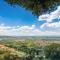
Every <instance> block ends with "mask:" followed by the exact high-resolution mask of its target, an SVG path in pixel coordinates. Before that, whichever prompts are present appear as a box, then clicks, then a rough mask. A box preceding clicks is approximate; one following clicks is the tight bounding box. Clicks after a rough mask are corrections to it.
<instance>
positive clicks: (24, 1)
mask: <svg viewBox="0 0 60 60" xmlns="http://www.w3.org/2000/svg"><path fill="white" fill-rule="evenodd" d="M5 1H6V2H7V3H8V4H11V5H19V6H21V7H24V8H26V9H27V10H30V11H31V12H32V13H33V14H34V15H37V16H39V15H40V14H42V13H45V12H48V11H49V12H50V11H52V10H55V8H56V6H58V5H59V4H60V0H5Z"/></svg>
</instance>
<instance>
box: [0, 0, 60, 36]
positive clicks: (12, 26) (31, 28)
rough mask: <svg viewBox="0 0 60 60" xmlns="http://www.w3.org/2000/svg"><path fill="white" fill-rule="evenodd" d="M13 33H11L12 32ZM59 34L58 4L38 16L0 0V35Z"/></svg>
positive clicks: (59, 13)
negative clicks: (48, 12) (52, 9)
mask: <svg viewBox="0 0 60 60" xmlns="http://www.w3.org/2000/svg"><path fill="white" fill-rule="evenodd" d="M12 33H13V34H12ZM55 34H56V35H60V6H58V7H57V10H55V11H53V12H51V13H50V14H43V15H40V16H39V18H37V17H36V16H34V15H32V13H31V12H30V11H28V10H26V9H24V8H22V7H20V6H16V7H12V6H10V5H8V4H7V3H6V2H4V0H0V35H9V36H31V35H34V36H35V35H37V36H41V35H55Z"/></svg>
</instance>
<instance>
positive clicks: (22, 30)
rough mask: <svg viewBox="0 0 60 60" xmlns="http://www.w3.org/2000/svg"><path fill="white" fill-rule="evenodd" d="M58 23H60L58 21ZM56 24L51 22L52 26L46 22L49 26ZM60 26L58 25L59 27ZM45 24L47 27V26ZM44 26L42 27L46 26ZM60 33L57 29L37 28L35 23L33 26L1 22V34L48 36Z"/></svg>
mask: <svg viewBox="0 0 60 60" xmlns="http://www.w3.org/2000/svg"><path fill="white" fill-rule="evenodd" d="M56 24H58V23H56ZM56 24H55V23H54V24H51V26H50V25H49V24H48V23H47V24H45V25H46V26H48V27H54V25H56ZM59 24H60V22H59ZM59 24H58V26H56V27H59ZM46 26H45V27H46ZM45 27H44V26H43V27H42V28H45ZM54 34H56V35H60V34H59V32H55V31H48V30H45V31H42V30H40V29H37V28H36V26H35V25H31V26H6V25H4V24H0V36H48V35H54Z"/></svg>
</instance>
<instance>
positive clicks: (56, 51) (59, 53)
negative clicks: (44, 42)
mask: <svg viewBox="0 0 60 60" xmlns="http://www.w3.org/2000/svg"><path fill="white" fill-rule="evenodd" d="M44 52H45V55H46V57H47V58H51V59H52V60H53V59H54V60H55V59H60V45H59V44H51V45H48V46H46V47H45V48H44Z"/></svg>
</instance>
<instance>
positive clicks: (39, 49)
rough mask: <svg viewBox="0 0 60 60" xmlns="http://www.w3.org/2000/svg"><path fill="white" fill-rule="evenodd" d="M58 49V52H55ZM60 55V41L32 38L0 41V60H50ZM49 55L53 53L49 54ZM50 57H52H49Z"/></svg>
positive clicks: (59, 57)
mask: <svg viewBox="0 0 60 60" xmlns="http://www.w3.org/2000/svg"><path fill="white" fill-rule="evenodd" d="M24 39H25V40H24ZM57 49H58V50H57ZM54 52H55V53H56V54H57V53H58V52H59V54H60V41H59V40H58V39H57V40H50V39H49V40H46V39H38V40H36V39H35V40H34V38H31V39H30V38H28V39H27V38H23V39H22V38H18V39H17V38H15V39H12V38H11V37H10V38H8V39H7V38H4V39H2V38H1V40H0V60H52V59H60V55H59V54H57V55H58V57H56V58H55V56H57V55H55V54H54ZM50 53H53V55H52V54H50ZM50 55H51V56H52V57H53V58H52V57H50Z"/></svg>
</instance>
